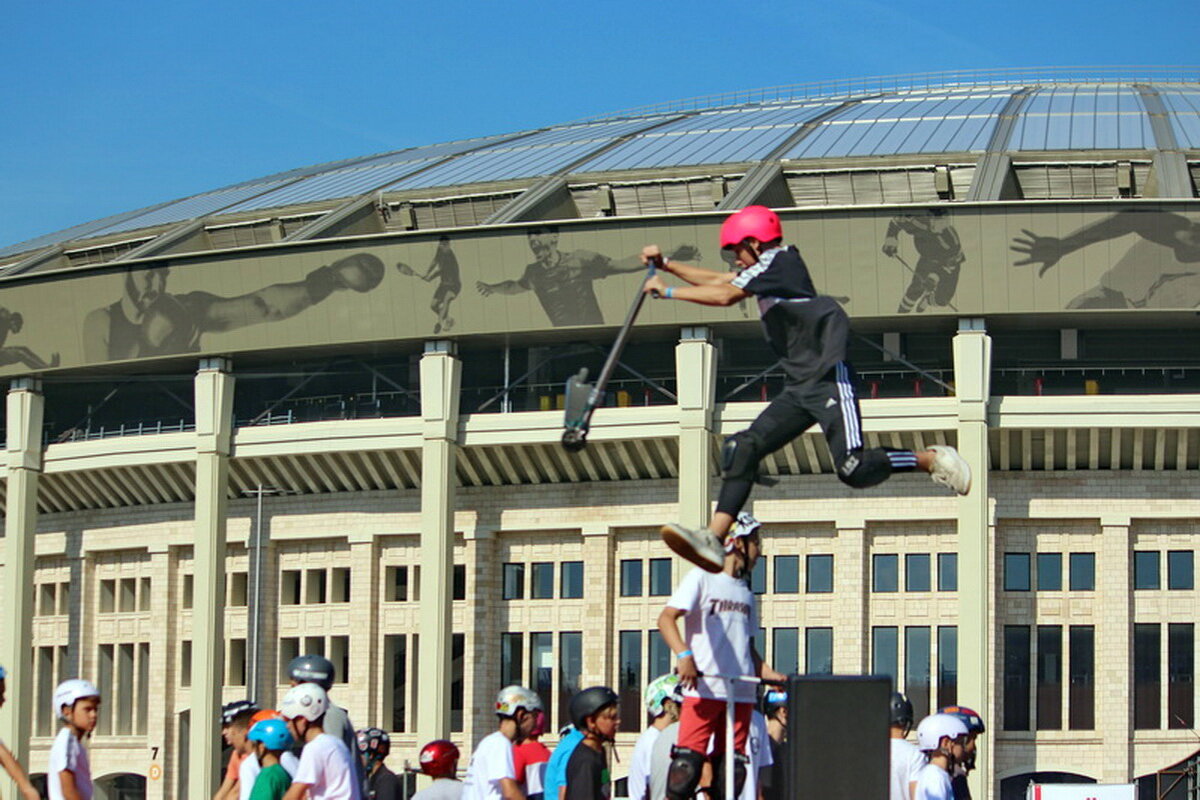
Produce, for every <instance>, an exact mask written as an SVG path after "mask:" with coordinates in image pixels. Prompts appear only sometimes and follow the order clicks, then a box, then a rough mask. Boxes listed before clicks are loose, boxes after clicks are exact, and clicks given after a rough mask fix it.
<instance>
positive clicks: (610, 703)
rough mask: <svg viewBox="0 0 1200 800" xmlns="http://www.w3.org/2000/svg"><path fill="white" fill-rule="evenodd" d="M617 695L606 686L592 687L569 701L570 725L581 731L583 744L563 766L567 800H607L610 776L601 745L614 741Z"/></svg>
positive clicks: (610, 794)
mask: <svg viewBox="0 0 1200 800" xmlns="http://www.w3.org/2000/svg"><path fill="white" fill-rule="evenodd" d="M618 702H619V698H618V697H617V693H616V692H614V691H613V690H612V689H610V688H608V687H607V686H592V687H590V688H588V689H584V690H583V691H581V692H579V693H578V694H576V695H575V696H574V697H572V698H571V703H570V705H569V707H568V710H569V711H570V713H571V722H572V723H573V724H574V725H575V727H576V728H578V729H579V730H581V731H583V741H581V742H580V743H579V746H578V747H576V748H575V752H574V753H572V754H571V760H570V761H568V762H567V800H608V798H610V797H612V775H611V773H610V772H609V770H608V759H607V757H606V755H605V752H604V747H605V745H607V744H609V743H611V742H612V741H614V739H615V737H616V735H617V727H618V726H619V725H620V722H621V713H620V710H619V709H618V708H617V703H618Z"/></svg>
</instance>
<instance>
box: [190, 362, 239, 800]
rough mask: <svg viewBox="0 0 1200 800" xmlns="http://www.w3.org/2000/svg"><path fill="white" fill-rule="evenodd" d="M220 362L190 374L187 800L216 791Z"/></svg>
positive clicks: (224, 380)
mask: <svg viewBox="0 0 1200 800" xmlns="http://www.w3.org/2000/svg"><path fill="white" fill-rule="evenodd" d="M229 369H230V364H229V362H228V361H227V360H226V359H223V358H206V359H203V360H202V361H201V362H200V369H199V371H198V372H197V373H196V379H195V393H196V504H195V545H194V547H195V550H194V553H195V556H194V558H195V561H194V564H195V571H196V577H195V588H194V590H193V595H192V597H193V607H192V708H191V741H190V743H189V747H188V749H189V753H188V765H189V769H188V797H192V798H197V799H198V800H203V798H207V797H212V796H213V794H214V792H215V791H216V788H217V787H218V786H219V785H220V780H219V774H218V770H219V768H220V757H221V736H220V734H221V731H220V720H219V719H218V716H219V714H220V710H221V687H222V685H223V684H224V678H225V675H224V671H225V521H226V507H227V502H226V496H225V493H226V489H227V487H228V485H229V452H230V444H231V440H232V438H233V375H231V374H230V372H229Z"/></svg>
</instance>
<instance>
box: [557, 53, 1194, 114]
mask: <svg viewBox="0 0 1200 800" xmlns="http://www.w3.org/2000/svg"><path fill="white" fill-rule="evenodd" d="M1081 82H1102V83H1134V82H1157V83H1198V82H1200V66H1093V67H1088V66H1077V67H1070V66H1067V67H1002V68H995V69H963V70H941V71H938V72H912V73H903V74H897V75H877V76H872V77H863V78H839V79H835V80H823V81H810V82H806V83H793V84H784V85H781V86H772V87H767V88H761V89H746V90H742V91H734V92H723V93H720V94H708V95H698V96H696V97H688V98H684V99H682V100H669V101H664V102H661V103H651V104H649V105H643V106H635V107H633V108H627V109H623V110H620V111H614V112H611V113H607V114H598V115H596V116H593V117H587V118H584V119H580V120H576V122H589V121H596V120H603V119H613V118H619V117H639V116H646V115H650V114H663V113H669V112H673V111H695V110H699V109H706V108H718V107H727V106H738V105H749V104H757V103H776V102H787V101H795V100H817V99H821V98H827V97H855V96H861V95H871V94H881V93H886V92H905V91H920V90H929V89H967V88H982V87H988V86H996V87H1001V86H1014V85H1025V84H1057V83H1081Z"/></svg>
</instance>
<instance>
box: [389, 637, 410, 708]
mask: <svg viewBox="0 0 1200 800" xmlns="http://www.w3.org/2000/svg"><path fill="white" fill-rule="evenodd" d="M383 642H384V652H385V654H386V656H387V668H388V671H389V672H391V681H390V689H391V691H390V694H391V698H390V702H389V703H388V706H389V707H390V709H391V715H390V718H391V725H392V727H391V729H392V730H394V731H400V732H403V731H405V730H406V728H405V727H404V721H405V720H404V717H405V713H404V712H405V701H406V700H407V699H408V691H407V689H406V687H407V685H408V681H407V680H406V676H407V674H408V672H407V666H408V637H407V636H403V635H400V636H385V637H384V640H383Z"/></svg>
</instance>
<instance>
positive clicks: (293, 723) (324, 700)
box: [279, 683, 362, 800]
mask: <svg viewBox="0 0 1200 800" xmlns="http://www.w3.org/2000/svg"><path fill="white" fill-rule="evenodd" d="M328 709H329V697H328V696H327V695H326V694H325V690H324V689H322V688H321V687H320V686H318V685H317V684H315V683H301V684H298V685H296V686H293V687H292V688H291V689H289V690H288V693H287V694H285V695H284V696H283V702H282V703H280V704H279V713H280V714H282V715H283V718H284V719H285V720H287V723H288V728H289V730H290V731H291V734H292V737H293V738H294V739H295V740H296V741H297V742H300V743H301V744H303V745H304V750H302V751H301V753H300V766H299V767H297V768H296V774H295V775H294V776H292V786H291V788H290V789H288V791H287V794H286V795H285V798H286V800H309V798H311V800H362V784H361V783H360V782H359V780H358V772H357V770H355V768H354V761H355V756H353V755H351V753H350V749H349V748H348V747H346V743H345V742H343V741H342V740H341V739H339V738H338V737H337V736H333V735H332V734H328V733H326V732H325V728H324V722H325V712H326V711H327V710H328Z"/></svg>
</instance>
